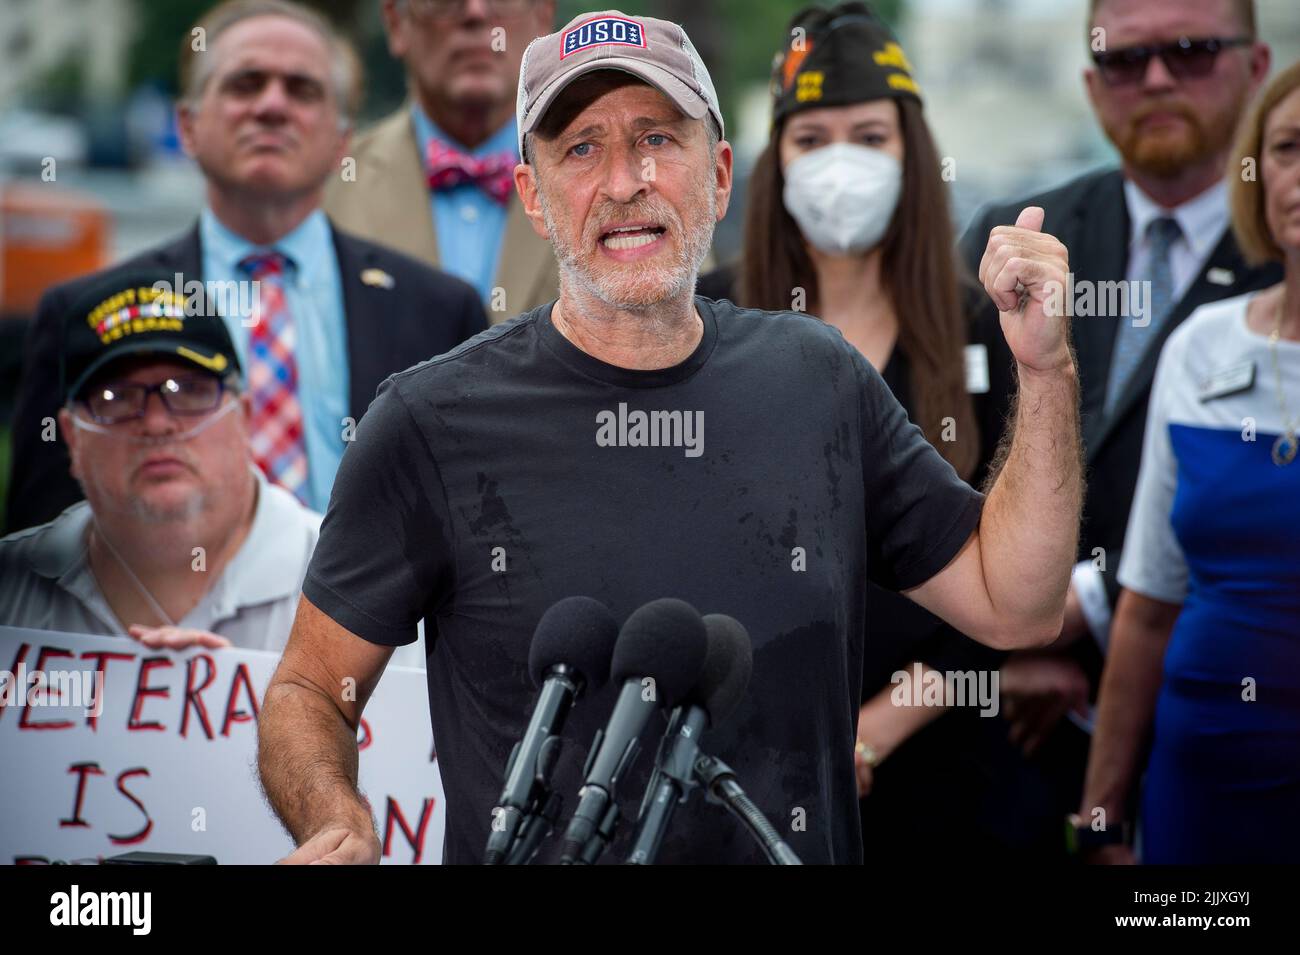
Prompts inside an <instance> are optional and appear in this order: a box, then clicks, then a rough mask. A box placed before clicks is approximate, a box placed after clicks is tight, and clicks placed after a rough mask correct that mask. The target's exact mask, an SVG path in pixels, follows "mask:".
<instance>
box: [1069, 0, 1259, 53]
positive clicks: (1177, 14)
mask: <svg viewBox="0 0 1300 955" xmlns="http://www.w3.org/2000/svg"><path fill="white" fill-rule="evenodd" d="M1241 19H1242V18H1241V16H1240V15H1239V13H1238V6H1237V4H1236V3H1235V2H1234V0H1143V2H1142V3H1130V2H1128V0H1101V2H1100V3H1099V4H1098V5H1097V8H1096V14H1095V16H1094V17H1093V26H1094V27H1101V28H1102V29H1104V30H1106V32H1107V34H1108V35H1107V37H1106V43H1107V46H1109V47H1115V48H1118V47H1122V46H1128V45H1132V44H1135V43H1151V42H1166V41H1171V40H1176V39H1178V38H1179V37H1180V36H1189V37H1209V36H1230V35H1236V34H1238V33H1240V32H1243V31H1244V29H1245V24H1243V23H1242V22H1241Z"/></svg>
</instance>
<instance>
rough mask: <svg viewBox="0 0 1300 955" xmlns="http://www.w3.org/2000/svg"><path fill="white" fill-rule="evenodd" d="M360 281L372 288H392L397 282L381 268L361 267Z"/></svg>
mask: <svg viewBox="0 0 1300 955" xmlns="http://www.w3.org/2000/svg"><path fill="white" fill-rule="evenodd" d="M361 282H362V284H364V285H369V286H371V287H372V288H392V287H393V286H394V285H396V284H397V283H396V282H394V281H393V277H392V276H391V275H389V274H388V273H387V272H385V271H384V270H383V269H362V270H361Z"/></svg>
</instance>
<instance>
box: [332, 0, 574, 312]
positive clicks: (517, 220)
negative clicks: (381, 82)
mask: <svg viewBox="0 0 1300 955" xmlns="http://www.w3.org/2000/svg"><path fill="white" fill-rule="evenodd" d="M381 2H382V13H383V19H384V27H385V29H386V31H387V33H388V49H389V51H390V52H391V53H392V54H393V56H394V57H396V58H397V59H400V60H401V61H402V62H403V63H404V64H405V66H406V76H407V85H408V87H409V89H410V99H409V101H408V102H407V103H406V104H404V105H403V106H402V107H401V108H400V109H399V110H398V111H397V112H396V113H394V114H393V115H391V116H389V117H388V118H387V119H384V120H383V121H381V122H380V123H378V124H377V125H376V126H375V127H374V128H373V129H371V130H369V131H368V132H367V133H365V134H363V135H362V136H360V137H358V139H357V141H356V144H355V146H354V148H353V149H352V151H351V153H350V155H351V156H352V158H354V159H355V160H356V175H355V177H344V178H342V179H340V180H338V181H335V182H333V183H332V184H331V185H330V188H329V191H328V192H327V194H326V198H325V208H326V210H327V211H328V212H329V214H330V216H331V217H332V218H333V219H334V221H335V222H337V223H338V224H339V225H340V226H341V227H342V228H344V229H347V230H348V231H350V232H353V233H355V234H356V235H359V236H362V237H363V238H366V239H370V240H372V241H374V242H381V243H383V244H385V245H389V246H391V247H393V248H395V249H397V250H399V251H401V252H405V253H406V254H407V255H410V256H412V257H414V258H417V259H420V260H422V261H424V262H426V263H428V264H429V265H432V266H435V267H437V268H440V269H444V270H446V271H448V272H450V273H451V274H453V275H455V276H457V277H459V278H462V279H464V280H465V281H467V282H469V284H470V285H472V286H474V287H475V288H476V289H477V290H478V293H479V296H480V298H481V299H482V301H483V303H484V305H485V306H486V308H487V312H488V318H489V319H490V320H491V321H492V322H494V323H495V322H500V321H503V320H504V319H506V318H508V317H510V316H512V315H518V314H519V313H520V312H524V311H527V310H529V309H531V308H534V307H535V306H537V305H541V304H543V303H544V302H549V301H551V300H552V299H554V298H556V297H557V296H558V294H559V278H558V276H557V274H556V270H555V259H554V257H553V256H552V254H551V248H550V244H549V243H547V242H546V241H545V240H543V239H540V238H538V237H537V235H535V234H534V232H533V230H532V228H531V227H530V226H529V224H528V217H527V216H526V215H524V211H523V208H522V206H521V205H520V203H519V200H518V198H516V197H515V191H514V180H513V175H514V168H515V165H516V164H517V163H518V162H519V150H518V147H517V146H516V139H517V137H516V134H515V90H516V89H517V87H518V84H519V64H520V61H521V60H522V59H523V54H524V48H525V47H527V46H528V42H529V41H530V40H532V39H533V37H535V36H538V35H540V34H543V33H547V32H549V31H550V29H551V23H552V21H553V20H554V19H555V3H554V0H381Z"/></svg>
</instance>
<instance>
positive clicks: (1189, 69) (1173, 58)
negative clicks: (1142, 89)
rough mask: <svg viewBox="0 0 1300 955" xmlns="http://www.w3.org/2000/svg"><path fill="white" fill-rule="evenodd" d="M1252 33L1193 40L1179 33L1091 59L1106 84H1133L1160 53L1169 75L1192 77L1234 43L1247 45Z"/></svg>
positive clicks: (1208, 68)
mask: <svg viewBox="0 0 1300 955" xmlns="http://www.w3.org/2000/svg"><path fill="white" fill-rule="evenodd" d="M1251 42H1252V41H1251V39H1250V37H1245V36H1235V37H1210V38H1209V39H1206V40H1191V39H1188V38H1187V37H1185V36H1184V37H1179V38H1178V39H1177V40H1175V41H1174V42H1173V43H1156V44H1152V45H1150V46H1126V47H1124V48H1122V49H1119V50H1107V51H1105V52H1104V53H1094V54H1093V55H1092V62H1094V63H1096V64H1097V70H1098V71H1099V72H1100V73H1101V78H1102V79H1103V80H1105V82H1106V85H1107V86H1130V85H1132V84H1134V83H1140V82H1142V80H1143V79H1144V78H1145V77H1146V75H1147V67H1148V66H1150V65H1151V58H1152V57H1153V56H1158V57H1160V62H1161V63H1163V64H1164V65H1165V69H1167V70H1168V71H1169V75H1170V76H1172V77H1173V78H1174V79H1176V80H1192V79H1198V78H1200V77H1203V76H1209V75H1210V73H1212V72H1213V71H1214V62H1215V60H1217V59H1218V58H1219V54H1220V53H1221V52H1222V51H1223V50H1226V49H1229V48H1231V47H1234V46H1246V45H1248V44H1249V43H1251Z"/></svg>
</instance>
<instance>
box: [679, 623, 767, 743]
mask: <svg viewBox="0 0 1300 955" xmlns="http://www.w3.org/2000/svg"><path fill="white" fill-rule="evenodd" d="M704 627H705V630H706V632H707V633H708V653H707V654H706V656H705V658H704V672H703V673H701V674H700V680H699V682H698V683H696V684H695V689H694V690H692V691H691V694H690V696H689V697H688V699H687V702H689V703H694V704H695V705H696V706H699V707H701V708H702V709H703V710H704V711H705V712H706V713H708V714H709V725H710V726H717V725H718V724H719V723H721V722H722V721H723V720H725V719H726V718H727V717H728V716H730V715H731V711H732V710H734V709H735V708H736V707H737V706H738V705H740V701H741V700H743V699H744V698H745V691H746V690H748V689H749V677H750V674H751V673H752V672H753V669H754V646H753V644H752V643H751V642H750V639H749V631H747V630H746V629H745V628H744V626H742V625H741V623H740V621H739V620H737V619H736V618H735V617H728V616H727V615H726V614H723V613H711V614H709V615H708V616H706V617H705V618H704Z"/></svg>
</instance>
